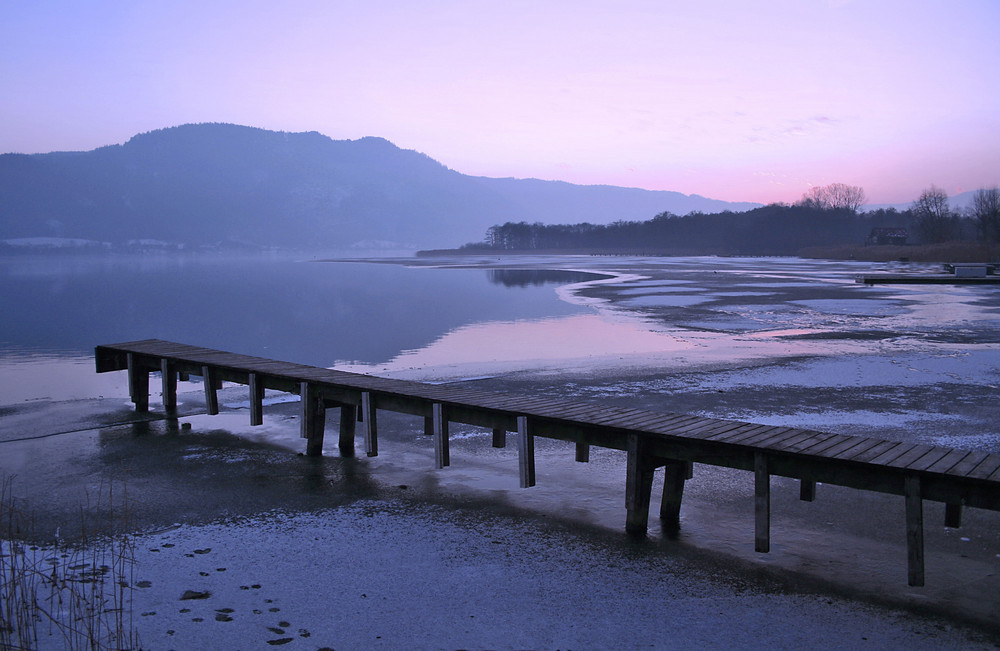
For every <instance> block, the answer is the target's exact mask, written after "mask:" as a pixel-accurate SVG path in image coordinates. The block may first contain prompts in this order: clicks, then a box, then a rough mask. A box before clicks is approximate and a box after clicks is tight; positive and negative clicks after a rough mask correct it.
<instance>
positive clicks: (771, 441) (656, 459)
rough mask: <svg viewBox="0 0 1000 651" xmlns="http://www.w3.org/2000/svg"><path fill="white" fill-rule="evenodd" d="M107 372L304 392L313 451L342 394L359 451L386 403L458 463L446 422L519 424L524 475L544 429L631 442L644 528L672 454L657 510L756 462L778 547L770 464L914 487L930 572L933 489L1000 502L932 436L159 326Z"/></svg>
mask: <svg viewBox="0 0 1000 651" xmlns="http://www.w3.org/2000/svg"><path fill="white" fill-rule="evenodd" d="M95 358H96V365H97V372H98V373H103V372H107V371H119V370H127V371H128V379H129V392H130V395H131V399H132V402H133V403H134V404H135V408H136V410H137V411H147V410H148V409H149V376H150V373H152V372H159V373H160V378H161V382H162V396H163V406H164V408H165V409H166V410H167V412H168V414H169V413H171V412H173V411H174V410H175V409H176V406H177V380H178V376H187V375H198V376H201V377H202V378H203V381H204V388H205V405H206V408H207V411H208V413H209V414H216V413H218V411H219V405H218V398H217V394H216V392H217V390H218V389H219V388H220V387H221V385H222V382H235V383H239V384H244V385H247V386H248V387H249V395H250V423H251V425H259V424H261V423H262V422H263V398H264V390H265V389H274V390H278V391H284V392H288V393H294V394H298V395H299V396H301V435H302V438H304V439H306V454H308V455H321V454H322V451H323V439H324V433H325V423H326V412H327V410H328V409H331V408H338V409H339V412H340V414H339V415H340V422H339V432H338V433H339V440H338V444H339V448H340V453H341V454H342V455H345V456H347V455H353V454H354V446H355V434H356V430H357V428H358V426H359V425H360V428H361V430H362V433H363V440H364V450H365V453H366V454H367V455H368V456H375V455H377V454H378V418H377V414H378V411H379V410H384V411H393V412H399V413H405V414H413V415H416V416H423V418H424V426H425V431H426V432H427V433H429V434H432V435H433V437H434V459H435V465H436V467H437V468H443V467H445V466H448V465H449V463H450V457H449V453H448V445H449V437H448V427H449V423H464V424H468V425H474V426H479V427H484V428H488V429H491V430H492V433H493V437H492V444H493V446H494V447H504V446H505V444H506V439H507V433H508V432H514V433H516V435H517V436H516V440H517V449H518V473H519V476H520V485H521V487H522V488H527V487H530V486H534V485H535V459H534V437H536V436H542V437H548V438H554V439H561V440H566V441H571V442H574V443H575V444H576V459H577V461H581V462H586V461H587V460H588V459H589V454H590V446H592V445H598V446H602V447H606V448H612V449H617V450H625V451H627V454H628V456H627V464H626V482H625V508H626V525H625V526H626V530H627V531H628V532H629V533H631V534H636V535H645V534H646V530H647V524H648V519H649V507H650V497H651V492H652V483H653V473H654V471H655V470H656V469H658V468H661V467H662V468H664V472H665V473H666V474H665V478H664V483H663V498H662V500H661V506H660V518H661V519H663V521H664V525H665V526H666V527H668V528H669V527H676V526H677V525H678V523H679V519H680V507H681V498H682V497H683V493H684V483H685V481H686V480H688V479H690V478H691V476H692V474H691V471H692V464H693V463H703V464H711V465H716V466H725V467H729V468H739V469H743V470H748V471H751V472H752V473H753V476H754V491H755V500H754V511H755V549H756V550H757V551H758V552H767V551H768V550H769V547H770V518H771V513H770V477H771V476H772V475H778V476H783V477H791V478H794V479H798V480H800V482H801V485H800V498H801V499H803V500H806V501H813V500H814V499H815V496H816V484H817V483H824V484H835V485H839V486H848V487H851V488H856V489H861V490H870V491H877V492H881V493H890V494H896V495H901V496H903V497H904V500H903V504H904V508H905V513H906V541H907V568H908V580H909V584H910V585H912V586H920V585H923V584H924V541H923V530H924V529H923V501H924V500H933V501H937V502H943V503H945V505H946V507H945V526H947V527H958V526H960V524H961V519H962V508H963V507H965V506H969V507H975V508H982V509H989V510H993V511H1000V455H998V454H988V453H985V452H972V451H968V450H958V449H952V448H943V447H936V446H930V445H923V444H914V443H900V442H895V441H884V440H880V439H874V438H867V437H855V436H844V435H839V434H831V433H825V432H817V431H812V430H806V429H798V428H793V427H777V426H770V425H760V424H754V423H744V422H738V421H730V420H721V419H716V418H705V417H701V416H691V415H685V414H675V413H667V412H658V411H648V410H642V409H628V408H623V407H609V406H604V405H600V404H596V403H581V402H571V401H568V400H560V399H553V398H539V397H530V396H516V395H510V394H501V393H492V392H484V391H476V390H471V389H465V388H460V387H455V386H441V385H431V384H425V383H420V382H409V381H403V380H392V379H387V378H380V377H375V376H370V375H360V374H356V373H345V372H343V371H335V370H331V369H325V368H319V367H315V366H307V365H303V364H294V363H290V362H280V361H275V360H271V359H265V358H261V357H252V356H248V355H239V354H235V353H227V352H224V351H219V350H212V349H208V348H199V347H196V346H188V345H185V344H178V343H172V342H168V341H160V340H155V339H151V340H145V341H135V342H129V343H123V344H113V345H106V346H97V347H96V349H95Z"/></svg>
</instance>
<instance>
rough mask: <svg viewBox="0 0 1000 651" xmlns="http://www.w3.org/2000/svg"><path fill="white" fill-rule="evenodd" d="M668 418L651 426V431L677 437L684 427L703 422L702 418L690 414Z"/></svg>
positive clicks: (672, 415)
mask: <svg viewBox="0 0 1000 651" xmlns="http://www.w3.org/2000/svg"><path fill="white" fill-rule="evenodd" d="M667 416H668V418H667V419H665V420H663V421H661V422H659V423H657V424H656V425H651V426H650V427H649V431H651V432H656V433H658V434H667V435H670V436H676V435H678V433H679V432H680V431H681V430H682V429H683V428H684V427H687V426H688V425H690V424H691V423H694V422H697V421H701V420H702V417H701V416H692V415H690V414H667Z"/></svg>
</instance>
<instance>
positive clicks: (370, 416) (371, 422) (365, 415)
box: [361, 391, 378, 457]
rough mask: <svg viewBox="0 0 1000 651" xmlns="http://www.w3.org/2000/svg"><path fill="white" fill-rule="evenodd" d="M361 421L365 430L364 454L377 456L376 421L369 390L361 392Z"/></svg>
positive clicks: (373, 403)
mask: <svg viewBox="0 0 1000 651" xmlns="http://www.w3.org/2000/svg"><path fill="white" fill-rule="evenodd" d="M361 422H362V424H363V425H364V431H365V454H366V455H368V456H369V457H377V456H378V422H377V421H376V420H375V400H374V399H373V397H372V394H371V392H370V391H362V392H361Z"/></svg>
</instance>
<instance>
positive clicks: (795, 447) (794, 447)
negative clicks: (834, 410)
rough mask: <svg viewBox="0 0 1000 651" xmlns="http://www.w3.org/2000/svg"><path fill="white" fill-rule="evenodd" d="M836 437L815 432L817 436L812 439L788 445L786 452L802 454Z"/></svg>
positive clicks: (826, 433)
mask: <svg viewBox="0 0 1000 651" xmlns="http://www.w3.org/2000/svg"><path fill="white" fill-rule="evenodd" d="M835 436H837V435H836V434H830V433H829V432H815V435H814V436H812V437H810V438H807V439H805V440H802V441H798V442H797V443H793V444H791V445H786V446H785V447H784V450H785V451H786V452H796V453H801V452H802V451H803V450H805V449H807V448H811V447H815V446H816V445H819V444H822V443H825V442H827V441H829V440H830V439H832V438H834V437H835Z"/></svg>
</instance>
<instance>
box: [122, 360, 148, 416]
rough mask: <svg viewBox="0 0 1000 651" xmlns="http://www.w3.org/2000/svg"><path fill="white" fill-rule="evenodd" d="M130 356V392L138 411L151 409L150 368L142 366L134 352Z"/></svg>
mask: <svg viewBox="0 0 1000 651" xmlns="http://www.w3.org/2000/svg"><path fill="white" fill-rule="evenodd" d="M127 357H128V394H129V396H130V397H131V398H132V404H134V405H135V410H136V411H149V369H148V368H140V367H139V360H137V359H136V357H135V355H133V354H132V353H128V354H127Z"/></svg>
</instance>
